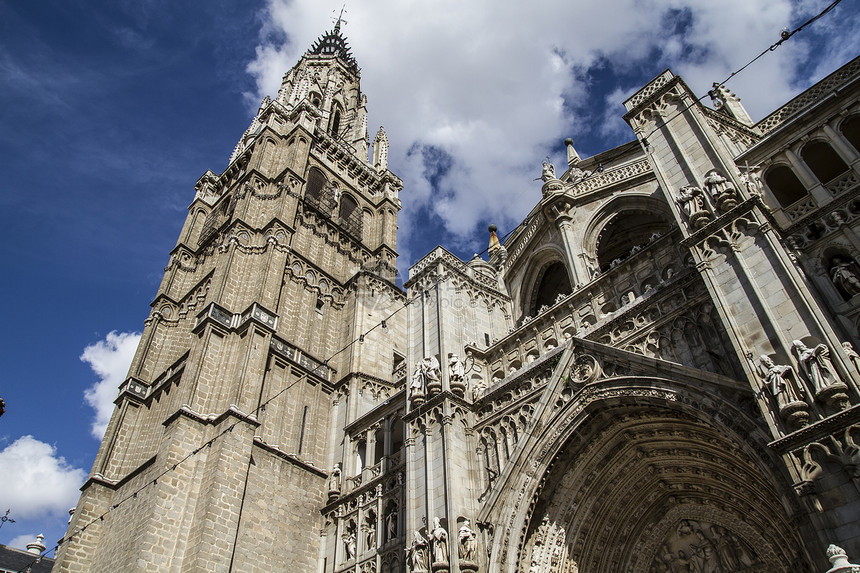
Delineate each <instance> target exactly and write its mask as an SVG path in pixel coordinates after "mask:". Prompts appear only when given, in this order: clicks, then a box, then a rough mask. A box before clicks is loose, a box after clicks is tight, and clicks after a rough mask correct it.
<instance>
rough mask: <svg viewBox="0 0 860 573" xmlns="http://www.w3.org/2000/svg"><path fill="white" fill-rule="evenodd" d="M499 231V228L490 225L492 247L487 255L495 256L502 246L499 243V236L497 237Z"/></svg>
mask: <svg viewBox="0 0 860 573" xmlns="http://www.w3.org/2000/svg"><path fill="white" fill-rule="evenodd" d="M497 230H498V227H496V226H495V225H490V228H489V231H490V247H489V248H488V249H487V253H488V254H489V255H490V256H491V257H492V256H493V255H495V254H496V253H497V252H498V250H499V249H500V248H501V246H502V245H501V244H500V243H499V236H498V235H496V231H497Z"/></svg>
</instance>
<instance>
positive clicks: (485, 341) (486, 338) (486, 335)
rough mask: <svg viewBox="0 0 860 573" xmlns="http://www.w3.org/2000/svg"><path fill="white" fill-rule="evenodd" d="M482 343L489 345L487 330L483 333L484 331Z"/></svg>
mask: <svg viewBox="0 0 860 573" xmlns="http://www.w3.org/2000/svg"><path fill="white" fill-rule="evenodd" d="M484 345H485V346H489V345H490V334H489V333H488V332H485V333H484Z"/></svg>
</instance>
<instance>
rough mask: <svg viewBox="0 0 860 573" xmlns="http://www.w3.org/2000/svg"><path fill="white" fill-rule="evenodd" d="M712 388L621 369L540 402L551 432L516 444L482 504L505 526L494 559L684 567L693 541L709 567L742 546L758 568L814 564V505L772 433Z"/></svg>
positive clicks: (592, 566)
mask: <svg viewBox="0 0 860 573" xmlns="http://www.w3.org/2000/svg"><path fill="white" fill-rule="evenodd" d="M548 391H549V390H548ZM714 392H715V389H714V388H707V387H706V385H703V384H702V383H700V382H697V381H692V380H690V381H679V380H670V379H664V378H659V377H651V376H621V377H615V378H607V379H604V380H599V381H597V382H594V383H591V384H589V385H588V386H586V387H585V388H584V389H582V391H579V392H577V393H575V394H574V395H573V396H572V397H571V398H569V399H568V401H567V402H566V403H564V405H562V406H560V407H559V406H556V407H555V408H554V409H552V410H551V409H550V408H549V407H547V408H546V409H545V410H544V412H543V413H541V412H537V413H536V415H537V416H539V420H538V421H537V422H534V421H533V422H532V424H533V426H532V428H533V429H534V428H540V430H539V431H537V432H534V434H533V435H529V436H527V438H526V439H525V440H523V443H522V444H518V447H517V448H516V451H515V452H514V453H513V455H512V456H511V458H510V459H509V461H508V463H507V464H506V466H507V467H504V468H502V471H501V473H500V475H499V478H498V480H497V483H496V484H494V485H493V488H492V493H491V494H490V495H489V496H488V503H487V504H486V506H485V508H484V510H483V511H482V513H481V515H480V516H479V519H481V520H486V521H491V522H494V523H505V524H506V532H505V533H504V534H503V535H502V536H501V537H500V538H499V539H497V540H496V545H495V547H494V548H493V554H492V556H491V558H490V559H491V562H494V563H499V564H500V567H499V571H504V572H506V573H513V572H514V571H528V570H530V568H531V567H535V569H534V570H536V571H568V570H576V569H575V568H574V567H573V563H576V565H577V566H578V567H579V570H581V571H591V572H594V573H610V572H613V573H614V572H617V571H625V572H630V573H649V572H650V571H653V570H655V569H652V567H654V566H655V564H656V565H659V566H663V565H665V566H666V567H667V568H666V569H660V568H659V567H658V568H657V569H656V570H658V571H662V570H668V571H674V570H676V569H672V568H671V567H672V566H673V565H672V563H676V565H677V564H679V563H681V561H683V559H689V558H690V557H691V550H693V551H701V554H702V555H706V557H701V556H700V555H698V554H697V555H696V559H698V560H699V561H698V562H697V563H698V564H699V565H702V563H704V562H707V563H709V566H711V567H712V566H713V565H714V564H715V563H718V562H719V561H718V559H732V558H733V557H732V555H734V556H735V558H737V559H738V560H739V561H742V562H743V564H744V565H745V566H748V567H750V568H749V569H748V570H767V571H789V570H792V571H794V570H797V571H804V570H805V569H804V567H803V565H802V563H803V562H805V561H804V558H805V556H803V555H801V553H800V549H799V548H800V547H802V544H801V543H800V541H799V539H800V532H799V531H798V526H799V521H798V518H799V516H800V515H801V513H802V512H801V511H800V509H799V508H798V507H797V506H796V503H795V502H794V501H792V500H786V498H785V496H784V495H783V494H782V493H781V492H784V491H786V489H790V488H791V484H790V483H788V482H787V480H786V479H785V476H784V474H783V473H782V472H781V471H780V462H779V460H778V459H777V458H776V455H775V454H774V453H773V452H772V451H771V450H770V449H769V448H768V446H767V443H768V441H769V440H768V436H767V435H766V432H765V431H764V430H763V429H762V428H761V427H759V426H758V425H757V424H756V422H755V421H754V420H752V419H751V418H749V416H748V415H747V414H746V413H745V412H743V411H742V410H740V409H739V408H736V407H734V406H728V408H729V410H728V411H726V408H727V403H726V402H724V401H721V400H720V399H719V398H718V397H715V395H714ZM536 423H537V424H538V425H537V426H535V425H534V424H536ZM512 489H513V490H515V491H517V492H518V493H519V495H517V496H505V495H502V494H501V493H497V492H505V491H510V490H512ZM787 501H788V503H787ZM792 514H794V515H792ZM700 534H701V535H700ZM705 549H707V551H705ZM720 551H723V552H724V553H725V555H726V556H725V557H721V556H720V555H721V554H719V552H720ZM711 552H714V553H715V555H716V556H712V555H711ZM756 567H757V568H756ZM677 570H679V571H680V570H682V569H677ZM683 570H686V569H683ZM702 570H711V571H716V570H720V569H713V568H711V569H702ZM730 570H733V571H739V570H747V569H741V568H735V569H730Z"/></svg>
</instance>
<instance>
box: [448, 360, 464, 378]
mask: <svg viewBox="0 0 860 573" xmlns="http://www.w3.org/2000/svg"><path fill="white" fill-rule="evenodd" d="M465 374H466V369H465V367H464V366H463V363H462V362H461V361H460V359H459V358H458V357H457V355H456V354H451V357H450V358H449V359H448V380H450V381H458V382H462V381H463V376H464V375H465Z"/></svg>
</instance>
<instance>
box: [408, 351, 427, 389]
mask: <svg viewBox="0 0 860 573" xmlns="http://www.w3.org/2000/svg"><path fill="white" fill-rule="evenodd" d="M426 382H427V373H426V371H425V365H424V361H423V360H422V361H421V362H419V363H418V364H417V365H416V366H415V372H414V373H413V374H412V382H411V383H410V384H409V395H410V396H423V395H424V387H425V385H426Z"/></svg>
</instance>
